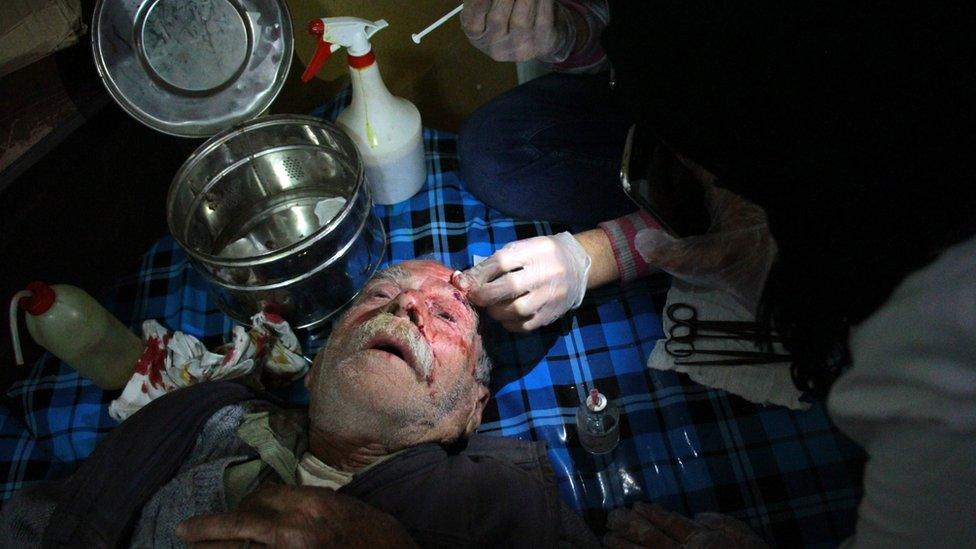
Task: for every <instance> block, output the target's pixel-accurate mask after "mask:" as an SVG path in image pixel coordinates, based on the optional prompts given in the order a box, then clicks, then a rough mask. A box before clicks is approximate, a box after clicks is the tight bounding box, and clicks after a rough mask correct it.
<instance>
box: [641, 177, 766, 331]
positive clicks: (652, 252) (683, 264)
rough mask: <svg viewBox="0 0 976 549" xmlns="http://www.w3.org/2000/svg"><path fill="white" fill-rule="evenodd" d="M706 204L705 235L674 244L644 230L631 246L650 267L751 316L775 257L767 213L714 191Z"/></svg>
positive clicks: (666, 236) (661, 233)
mask: <svg viewBox="0 0 976 549" xmlns="http://www.w3.org/2000/svg"><path fill="white" fill-rule="evenodd" d="M706 202H707V203H706V205H707V207H708V211H709V213H710V214H711V217H712V224H711V227H709V229H708V232H707V233H705V234H703V235H700V236H690V237H687V238H675V237H673V236H671V235H669V234H667V233H665V232H664V231H661V230H658V229H644V230H642V231H640V232H639V233H637V237H636V238H635V239H634V246H635V247H636V248H637V251H638V252H639V253H640V254H641V257H643V258H644V261H646V262H647V263H648V264H650V265H651V266H654V267H657V268H659V269H661V270H662V271H664V272H666V273H668V274H670V275H672V276H674V277H675V278H678V279H681V280H683V281H685V282H688V283H689V284H692V285H695V286H700V287H703V288H709V289H718V290H724V291H727V292H729V293H731V294H732V295H733V296H734V297H735V298H736V300H737V301H738V302H739V303H740V304H741V305H742V306H743V307H745V308H746V309H748V310H749V311H750V312H753V313H755V311H756V307H757V305H758V304H759V297H760V296H761V295H762V289H763V285H764V284H765V282H766V276H767V275H768V274H769V268H770V267H771V266H772V264H773V258H774V257H775V256H776V241H775V240H773V237H772V235H770V233H769V225H768V224H767V222H766V212H764V211H763V209H762V208H760V207H759V206H756V205H755V204H753V203H752V202H749V201H747V200H745V199H744V198H741V197H740V196H739V195H737V194H735V193H733V192H731V191H727V190H725V189H722V188H719V187H715V186H713V185H708V186H707V188H706Z"/></svg>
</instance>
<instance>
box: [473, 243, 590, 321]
mask: <svg viewBox="0 0 976 549" xmlns="http://www.w3.org/2000/svg"><path fill="white" fill-rule="evenodd" d="M589 272H590V256H589V254H587V253H586V250H585V249H583V246H581V245H580V243H579V242H578V241H577V240H576V239H575V238H574V237H573V235H571V234H569V233H566V232H563V233H559V234H557V235H555V236H537V237H535V238H528V239H525V240H519V241H516V242H510V243H508V244H506V245H505V246H504V247H503V248H502V249H501V250H498V251H497V252H495V254H494V255H492V256H491V257H489V258H488V259H486V260H484V261H482V262H481V263H479V264H477V265H475V266H474V267H471V268H470V269H468V270H467V271H465V272H463V273H461V274H460V275H459V276H457V277H456V278H455V280H454V284H455V285H456V286H457V287H458V288H460V289H462V290H465V291H467V292H468V299H470V300H471V302H473V303H474V304H475V305H479V306H481V307H485V308H486V310H487V312H488V314H489V315H490V316H491V317H492V318H494V319H495V320H497V321H499V322H500V323H501V324H502V326H504V327H505V329H506V330H509V331H512V332H527V331H531V330H534V329H536V328H538V327H540V326H545V325H547V324H551V323H552V322H553V321H555V320H556V319H558V318H559V317H561V316H563V315H564V314H566V311H569V310H571V309H575V308H576V307H579V305H580V303H581V302H582V301H583V295H584V294H585V293H586V280H587V276H588V275H589Z"/></svg>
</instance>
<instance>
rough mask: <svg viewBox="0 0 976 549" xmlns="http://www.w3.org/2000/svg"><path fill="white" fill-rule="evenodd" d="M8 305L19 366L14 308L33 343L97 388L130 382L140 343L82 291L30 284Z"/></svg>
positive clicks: (112, 387) (56, 285)
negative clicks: (22, 316)
mask: <svg viewBox="0 0 976 549" xmlns="http://www.w3.org/2000/svg"><path fill="white" fill-rule="evenodd" d="M13 301H14V302H13V303H11V317H12V318H11V319H10V320H11V322H10V327H11V330H12V331H13V342H14V348H15V352H16V354H17V363H18V364H22V363H23V359H22V357H21V356H20V348H19V347H20V345H19V341H18V337H17V332H16V330H17V319H16V316H15V315H16V309H14V307H15V306H19V307H20V309H22V310H24V311H26V312H27V318H26V321H27V330H28V331H29V332H30V335H31V337H33V338H34V341H36V342H37V343H38V344H39V345H41V346H42V347H44V348H45V349H47V350H48V351H50V352H51V353H52V354H54V355H55V356H56V357H58V358H60V359H61V360H63V361H64V362H66V363H67V364H69V365H70V366H71V367H72V368H74V369H75V370H77V371H78V373H79V374H81V375H82V376H85V377H87V378H88V379H90V380H92V381H93V382H94V383H95V384H96V385H98V386H99V387H101V388H102V389H106V390H114V389H121V388H122V387H124V386H125V384H126V382H128V381H129V378H130V377H132V370H133V369H134V367H135V365H136V362H137V361H138V360H139V356H140V355H141V354H142V347H143V345H142V341H140V340H139V338H138V337H136V335H135V334H133V333H132V332H131V331H129V329H128V328H126V327H125V326H124V325H123V324H122V323H121V322H119V320H118V319H117V318H115V317H114V316H112V313H110V312H108V311H107V310H106V309H105V307H102V306H101V304H99V303H98V301H95V299H94V298H93V297H92V296H90V295H88V293H86V292H85V291H84V290H82V289H80V288H76V287H74V286H69V285H67V284H55V285H53V286H48V285H47V284H45V283H43V282H32V283H31V284H29V285H28V286H27V291H26V292H20V293H18V294H17V295H15V296H14V300H13Z"/></svg>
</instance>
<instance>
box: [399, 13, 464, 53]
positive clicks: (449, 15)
mask: <svg viewBox="0 0 976 549" xmlns="http://www.w3.org/2000/svg"><path fill="white" fill-rule="evenodd" d="M463 9H464V4H461V5H460V6H458V7H456V8H454V9H453V10H451V11H449V12H447V13H446V14H445V15H444V17H441V18H440V19H438V20H437V21H434V23H433V24H432V25H431V26H429V27H427V28H426V29H424V30H422V31H420V32H418V33H416V34H411V35H410V38H412V39H413V43H414V44H419V43H420V39H421V38H423V37H425V36H427V34H428V33H430V31H432V30H434V29H436V28H437V27H439V26H441V25H443V24H444V23H445V22H446V21H447V20H448V19H450V18H452V17H454V16H455V15H457V14H459V13H461V10H463Z"/></svg>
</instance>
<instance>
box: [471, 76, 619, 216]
mask: <svg viewBox="0 0 976 549" xmlns="http://www.w3.org/2000/svg"><path fill="white" fill-rule="evenodd" d="M629 127H630V121H629V120H628V119H627V117H626V116H625V115H624V114H623V111H622V109H620V108H619V107H617V105H616V104H615V103H614V100H613V98H612V97H611V93H610V87H609V82H608V77H607V76H606V75H570V74H549V75H546V76H543V77H541V78H537V79H535V80H532V81H529V82H527V83H525V84H523V85H521V86H518V87H516V88H514V89H512V90H510V91H508V92H506V93H504V94H502V95H500V96H498V97H497V98H495V99H493V100H492V101H490V102H489V103H487V104H485V105H484V106H482V107H481V108H480V109H478V110H477V111H476V112H475V113H474V114H473V115H472V116H471V118H470V119H469V120H468V121H467V123H466V124H465V125H464V127H463V128H462V129H461V135H460V142H459V151H458V153H459V155H460V160H461V175H462V177H463V178H464V182H465V185H466V187H467V189H468V190H469V191H470V192H471V194H473V195H475V196H476V197H478V198H479V199H480V200H481V201H482V202H484V203H485V204H488V205H489V206H491V207H493V208H495V209H497V210H500V211H501V212H503V213H505V214H508V215H511V216H512V217H516V218H521V219H532V220H540V221H552V222H556V223H564V224H569V225H574V226H576V227H592V226H595V225H596V224H597V223H599V222H601V221H606V220H609V219H613V218H616V217H619V216H621V215H625V214H628V213H631V212H634V211H636V210H637V207H636V206H635V205H634V203H633V202H631V201H630V199H628V198H627V195H625V194H624V193H623V191H622V190H621V189H620V182H619V173H620V158H621V155H622V153H623V145H624V140H625V138H626V136H627V130H628V128H629Z"/></svg>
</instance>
